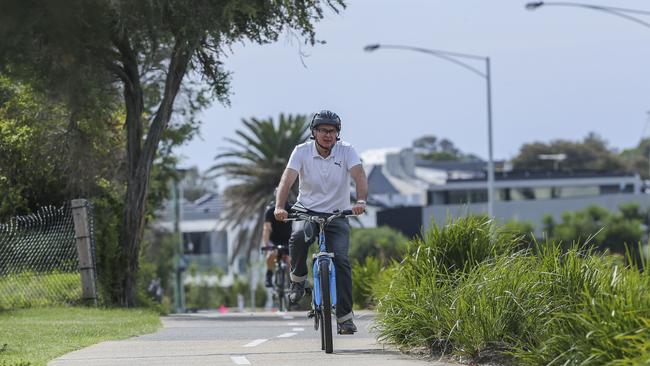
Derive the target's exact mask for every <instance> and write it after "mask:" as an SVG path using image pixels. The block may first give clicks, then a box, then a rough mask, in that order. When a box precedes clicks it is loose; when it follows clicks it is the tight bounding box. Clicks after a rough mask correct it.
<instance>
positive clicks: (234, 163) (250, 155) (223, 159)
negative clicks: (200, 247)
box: [211, 114, 309, 260]
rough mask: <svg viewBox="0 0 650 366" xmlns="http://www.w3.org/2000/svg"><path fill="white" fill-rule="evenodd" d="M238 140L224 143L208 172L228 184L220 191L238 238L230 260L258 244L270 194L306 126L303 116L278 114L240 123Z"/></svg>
mask: <svg viewBox="0 0 650 366" xmlns="http://www.w3.org/2000/svg"><path fill="white" fill-rule="evenodd" d="M242 123H243V124H244V127H245V128H244V129H243V130H237V132H236V134H237V136H238V139H227V140H228V142H230V144H231V145H232V146H231V147H229V148H227V149H226V151H225V152H223V153H221V154H219V155H217V157H216V158H215V160H216V164H215V165H214V166H213V167H212V168H211V171H214V172H215V173H216V174H217V175H219V176H222V177H225V178H228V179H230V180H232V184H231V185H230V186H229V187H228V188H226V190H225V191H224V199H225V201H226V213H227V217H228V219H229V221H230V223H231V224H232V225H234V226H238V227H239V228H240V235H239V237H238V238H237V243H236V247H235V250H234V252H233V253H232V256H231V260H234V258H235V256H236V255H237V254H238V253H239V252H246V253H247V254H248V255H247V258H248V257H250V252H251V251H252V250H253V248H256V247H257V246H258V244H259V241H260V240H261V234H262V223H263V221H264V211H265V209H266V206H267V205H268V204H269V203H270V202H271V201H272V200H273V191H274V190H275V188H276V187H277V185H278V183H279V182H280V178H281V177H282V173H283V172H284V169H285V167H286V166H287V162H288V161H289V157H290V156H291V152H292V151H293V149H294V147H295V146H296V145H298V144H300V143H303V142H305V141H306V140H307V138H308V137H309V124H308V122H307V118H306V116H304V115H297V116H292V115H289V116H286V117H285V115H283V114H280V117H279V118H278V122H277V123H275V122H274V121H273V119H272V118H269V119H264V120H258V119H255V118H251V119H250V120H245V119H244V120H242Z"/></svg>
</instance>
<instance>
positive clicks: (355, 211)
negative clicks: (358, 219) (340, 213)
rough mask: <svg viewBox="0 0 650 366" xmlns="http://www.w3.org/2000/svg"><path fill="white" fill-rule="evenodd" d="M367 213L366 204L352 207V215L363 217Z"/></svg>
mask: <svg viewBox="0 0 650 366" xmlns="http://www.w3.org/2000/svg"><path fill="white" fill-rule="evenodd" d="M365 211H366V204H365V202H364V203H361V202H357V203H355V204H354V206H352V213H353V214H355V215H361V214H362V213H364V212H365Z"/></svg>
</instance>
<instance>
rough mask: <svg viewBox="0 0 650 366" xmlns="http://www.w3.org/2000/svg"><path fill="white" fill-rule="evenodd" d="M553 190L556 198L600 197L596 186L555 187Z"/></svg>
mask: <svg viewBox="0 0 650 366" xmlns="http://www.w3.org/2000/svg"><path fill="white" fill-rule="evenodd" d="M555 189H556V194H557V197H558V198H573V197H585V196H598V195H600V188H599V187H598V186H576V187H557V188H555Z"/></svg>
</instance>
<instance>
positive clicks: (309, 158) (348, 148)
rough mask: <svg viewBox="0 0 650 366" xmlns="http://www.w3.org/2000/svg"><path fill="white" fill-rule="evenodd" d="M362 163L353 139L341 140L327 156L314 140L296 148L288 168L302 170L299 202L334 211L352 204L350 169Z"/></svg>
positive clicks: (314, 207) (320, 209)
mask: <svg viewBox="0 0 650 366" xmlns="http://www.w3.org/2000/svg"><path fill="white" fill-rule="evenodd" d="M359 164H361V159H360V158H359V155H358V154H357V152H356V151H355V150H354V147H352V145H350V144H349V143H347V142H344V141H337V142H336V144H335V145H334V147H333V148H332V151H331V153H330V155H329V156H328V157H327V158H323V157H322V156H320V155H319V154H318V150H316V143H315V141H313V140H312V141H308V142H305V143H303V144H300V145H298V146H296V147H295V149H293V152H292V153H291V157H290V158H289V163H288V164H287V168H288V169H292V170H295V171H297V172H298V178H299V179H300V181H299V186H298V187H299V193H298V202H299V203H300V204H302V206H304V207H305V208H307V209H310V210H312V211H317V212H328V213H331V212H334V211H335V210H345V209H348V208H350V184H349V182H350V169H351V168H352V167H353V166H355V165H359Z"/></svg>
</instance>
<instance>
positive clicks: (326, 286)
mask: <svg viewBox="0 0 650 366" xmlns="http://www.w3.org/2000/svg"><path fill="white" fill-rule="evenodd" d="M319 267H320V268H319V270H320V288H321V296H322V298H323V303H322V305H321V312H322V317H321V343H322V345H323V349H324V350H325V353H332V351H333V348H334V347H333V344H332V299H331V297H330V285H331V284H330V269H329V261H326V260H324V261H321V262H320V263H319Z"/></svg>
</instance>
